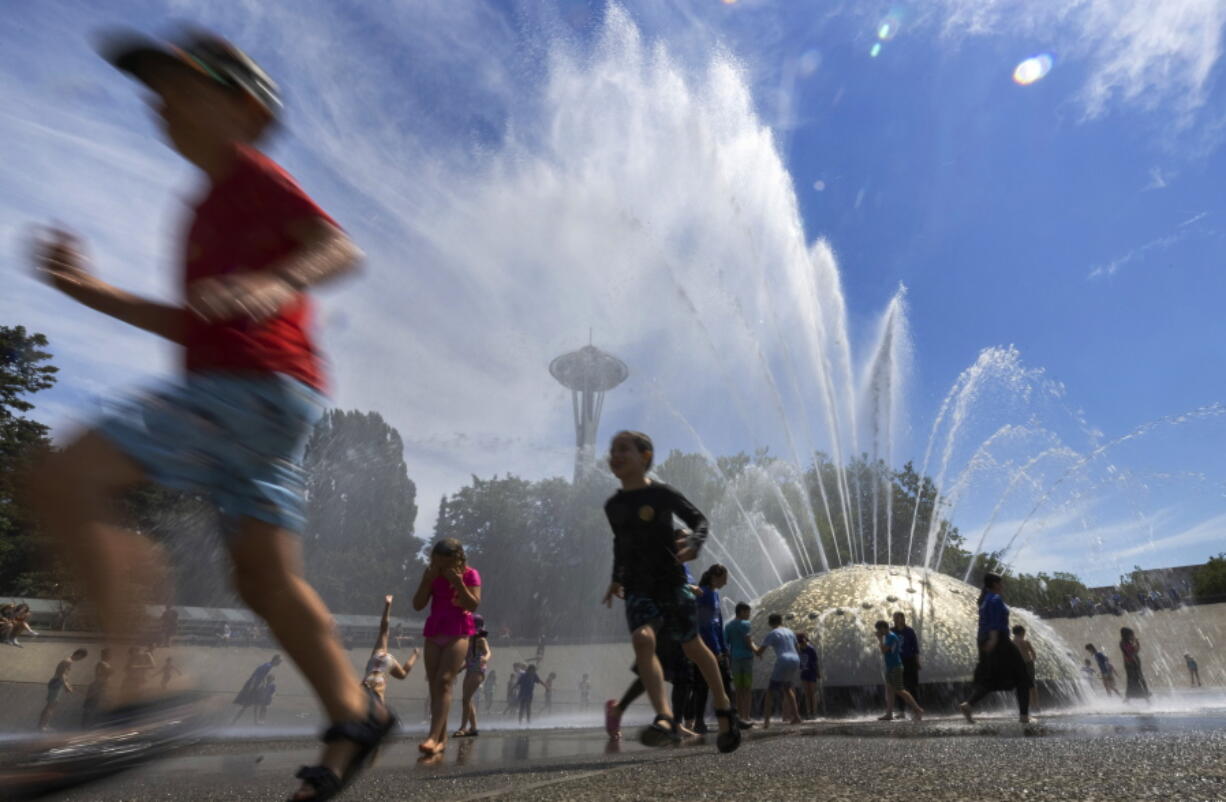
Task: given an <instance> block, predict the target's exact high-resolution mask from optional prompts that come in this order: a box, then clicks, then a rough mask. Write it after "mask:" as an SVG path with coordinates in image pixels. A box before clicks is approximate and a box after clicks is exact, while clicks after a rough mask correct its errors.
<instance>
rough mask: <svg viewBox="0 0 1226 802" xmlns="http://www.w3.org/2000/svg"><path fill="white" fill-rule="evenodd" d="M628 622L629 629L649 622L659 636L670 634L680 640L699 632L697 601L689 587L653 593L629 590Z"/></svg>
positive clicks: (690, 637)
mask: <svg viewBox="0 0 1226 802" xmlns="http://www.w3.org/2000/svg"><path fill="white" fill-rule="evenodd" d="M626 623H627V624H628V625H629V627H630V631H631V632H634V631H635V630H636V629H638V628H640V627H644V626H650V627H651V628H652V629H654V630H655V632H656V637H660V636H663V635H667V636H668V637H670V638H672V639H673V640H675V641H676V642H677V643H686V642H687V641H689V640H692V639H693V638H695V637H697V636H698V603H697V602H695V601H694V594H693V593H692V592H691V591H690V589H689V588H687V587H678V588H676V589H673V590H662V591H657V592H656V593H652V594H640V593H627V594H626Z"/></svg>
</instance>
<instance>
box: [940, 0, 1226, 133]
mask: <svg viewBox="0 0 1226 802" xmlns="http://www.w3.org/2000/svg"><path fill="white" fill-rule="evenodd" d="M941 7H942V8H943V10H944V19H943V22H944V29H945V31H946V32H947V34H949V35H951V36H979V35H990V34H992V35H994V34H1006V33H1007V34H1022V35H1025V36H1027V37H1034V38H1037V39H1039V41H1042V42H1048V43H1050V44H1048V45H1046V47H1047V48H1048V49H1051V50H1053V51H1055V52H1056V54H1057V56H1058V57H1061V58H1064V59H1068V58H1077V59H1081V60H1084V62H1085V63H1086V65H1087V67H1088V70H1089V77H1088V78H1087V79H1086V81H1085V84H1084V85H1083V86H1082V88H1081V91H1080V96H1081V101H1082V105H1083V108H1084V111H1085V114H1086V116H1088V117H1097V116H1099V115H1101V114H1103V113H1105V112H1107V111H1108V110H1109V109H1110V107H1111V106H1112V105H1113V104H1114V103H1116V102H1123V103H1128V104H1139V105H1141V106H1144V107H1151V108H1152V107H1156V106H1158V105H1159V104H1163V105H1167V106H1169V107H1170V108H1172V109H1174V110H1175V114H1174V115H1173V117H1172V121H1173V122H1175V123H1176V124H1186V123H1187V122H1189V121H1190V120H1191V118H1192V116H1193V115H1194V114H1195V112H1196V111H1197V110H1199V109H1200V108H1201V107H1202V106H1204V104H1205V100H1206V97H1207V90H1208V86H1209V83H1210V80H1211V78H1212V73H1213V67H1214V65H1215V64H1216V63H1217V61H1218V59H1219V57H1220V56H1221V51H1222V32H1223V26H1224V25H1226V3H1222V2H1220V0H1161V2H1154V1H1153V0H1042V2H1034V0H941Z"/></svg>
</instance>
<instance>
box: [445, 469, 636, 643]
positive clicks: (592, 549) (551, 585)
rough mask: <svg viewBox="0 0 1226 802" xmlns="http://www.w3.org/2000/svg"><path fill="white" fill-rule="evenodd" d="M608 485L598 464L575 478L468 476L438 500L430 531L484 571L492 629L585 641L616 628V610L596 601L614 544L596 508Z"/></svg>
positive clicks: (606, 576)
mask: <svg viewBox="0 0 1226 802" xmlns="http://www.w3.org/2000/svg"><path fill="white" fill-rule="evenodd" d="M614 486H615V485H614V482H613V479H612V477H611V476H610V475H609V474H608V473H607V472H606V471H603V470H596V471H592V472H590V473H589V474H588V475H587V476H586V477H585V478H584V479H583V480H582V481H581V482H580V483H579V484H574V485H572V484H571V483H569V482H567V481H565V480H564V479H561V478H552V479H543V480H540V481H536V482H532V481H528V480H526V479H521V478H519V477H515V476H505V477H497V476H495V477H494V478H492V479H480V478H478V477H475V476H474V477H473V479H472V482H471V483H470V484H468V485H466V486H465V487H462V488H460V489H459V490H458V491H456V492H455V493H453V494H451V495H450V496H446V497H444V498H443V501H442V503H441V504H440V505H439V515H438V522H437V524H436V525H435V534H436V535H437V536H438V537H440V538H444V537H454V538H456V539H457V540H459V541H460V542H461V543H463V544H464V549H465V552H466V553H467V554H468V559H469V563H470V564H471V565H472V566H473V567H474V568H476V569H477V570H478V571H479V572H480V573H481V583H482V589H481V612H482V614H483V615H485V618H486V626H487V627H489V629H490V630H491V631H492V632H495V633H497V632H500V631H502V630H503V628H504V627H506V628H508V629H510V631H511V634H512V635H513V636H515V637H526V638H535V637H537V636H539V635H541V634H545V635H547V636H550V637H557V636H562V637H568V638H585V637H593V636H596V635H603V636H608V635H613V634H617V633H619V632H620V631H621V628H622V623H621V619H620V617H619V616H616V615H614V614H613V613H611V612H609V611H606V610H604V608H602V607H600V606H599V603H600V598H601V595H602V593H603V592H604V589H605V587H606V586H607V585H608V583H609V568H610V566H611V564H612V549H613V545H612V535H611V534H610V532H609V527H608V523H607V522H606V521H605V517H604V510H603V505H604V501H605V499H606V498H608V496H609V495H610V494H611V493H612V491H613V488H614Z"/></svg>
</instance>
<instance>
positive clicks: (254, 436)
mask: <svg viewBox="0 0 1226 802" xmlns="http://www.w3.org/2000/svg"><path fill="white" fill-rule="evenodd" d="M324 403H325V399H324V397H323V396H322V395H321V394H320V393H319V392H317V391H316V390H314V389H312V388H311V387H309V386H307V385H305V384H303V383H302V382H299V381H297V380H296V379H292V378H290V377H288V376H284V375H281V374H276V373H274V374H268V375H260V376H244V375H236V374H226V373H205V374H193V375H189V376H188V378H187V381H186V382H185V383H183V384H181V385H171V386H169V387H165V388H162V389H159V390H157V391H154V392H152V393H150V394H148V395H145V396H142V397H139V398H137V399H135V400H134V401H130V402H127V403H126V404H123V405H122V406H121V407H120V408H119V410H118V411H117V412H115V413H114V414H112V415H110V416H109V417H107V418H105V419H104V420H103V421H102V422H101V424H100V425H99V426H98V427H97V430H98V432H99V433H101V434H102V435H103V436H105V437H106V438H107V439H109V440H110V441H111V442H112V443H114V444H115V446H116V447H118V448H119V450H120V451H122V452H123V453H124V454H126V455H127V456H129V457H131V458H132V459H133V460H135V461H136V462H137V464H139V465H140V466H141V468H142V469H143V470H144V471H145V473H146V474H147V476H148V477H149V479H150V481H152V482H155V483H157V484H160V485H164V486H166V487H169V488H173V489H175V490H182V491H185V492H188V493H199V494H202V495H207V496H209V497H210V498H211V499H212V501H213V503H214V504H216V505H217V508H218V511H219V512H220V513H221V515H222V520H223V522H224V524H225V530H226V534H227V536H232V535H233V534H234V533H235V531H236V530H237V524H238V521H239V519H240V518H243V517H248V518H255V519H257V520H260V521H264V522H267V523H270V524H273V525H275V526H279V527H282V528H285V529H289V530H291V531H294V532H301V531H302V529H303V527H304V525H305V523H306V474H305V472H304V471H303V469H302V456H303V451H304V450H305V448H306V441H307V438H308V436H309V435H310V433H311V429H312V427H313V426H314V425H315V422H316V421H317V420H318V419H319V417H320V415H321V414H322V413H323V409H324Z"/></svg>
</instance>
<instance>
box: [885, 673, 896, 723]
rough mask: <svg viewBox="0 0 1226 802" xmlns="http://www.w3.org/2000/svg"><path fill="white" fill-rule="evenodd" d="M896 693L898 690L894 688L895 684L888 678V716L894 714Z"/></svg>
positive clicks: (886, 702)
mask: <svg viewBox="0 0 1226 802" xmlns="http://www.w3.org/2000/svg"><path fill="white" fill-rule="evenodd" d="M895 695H896V691H895V690H894V686H892V685H890V683H889V681H888V680H887V681H886V684H885V714H886V715H887V716H892V715H894V696H895Z"/></svg>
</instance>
